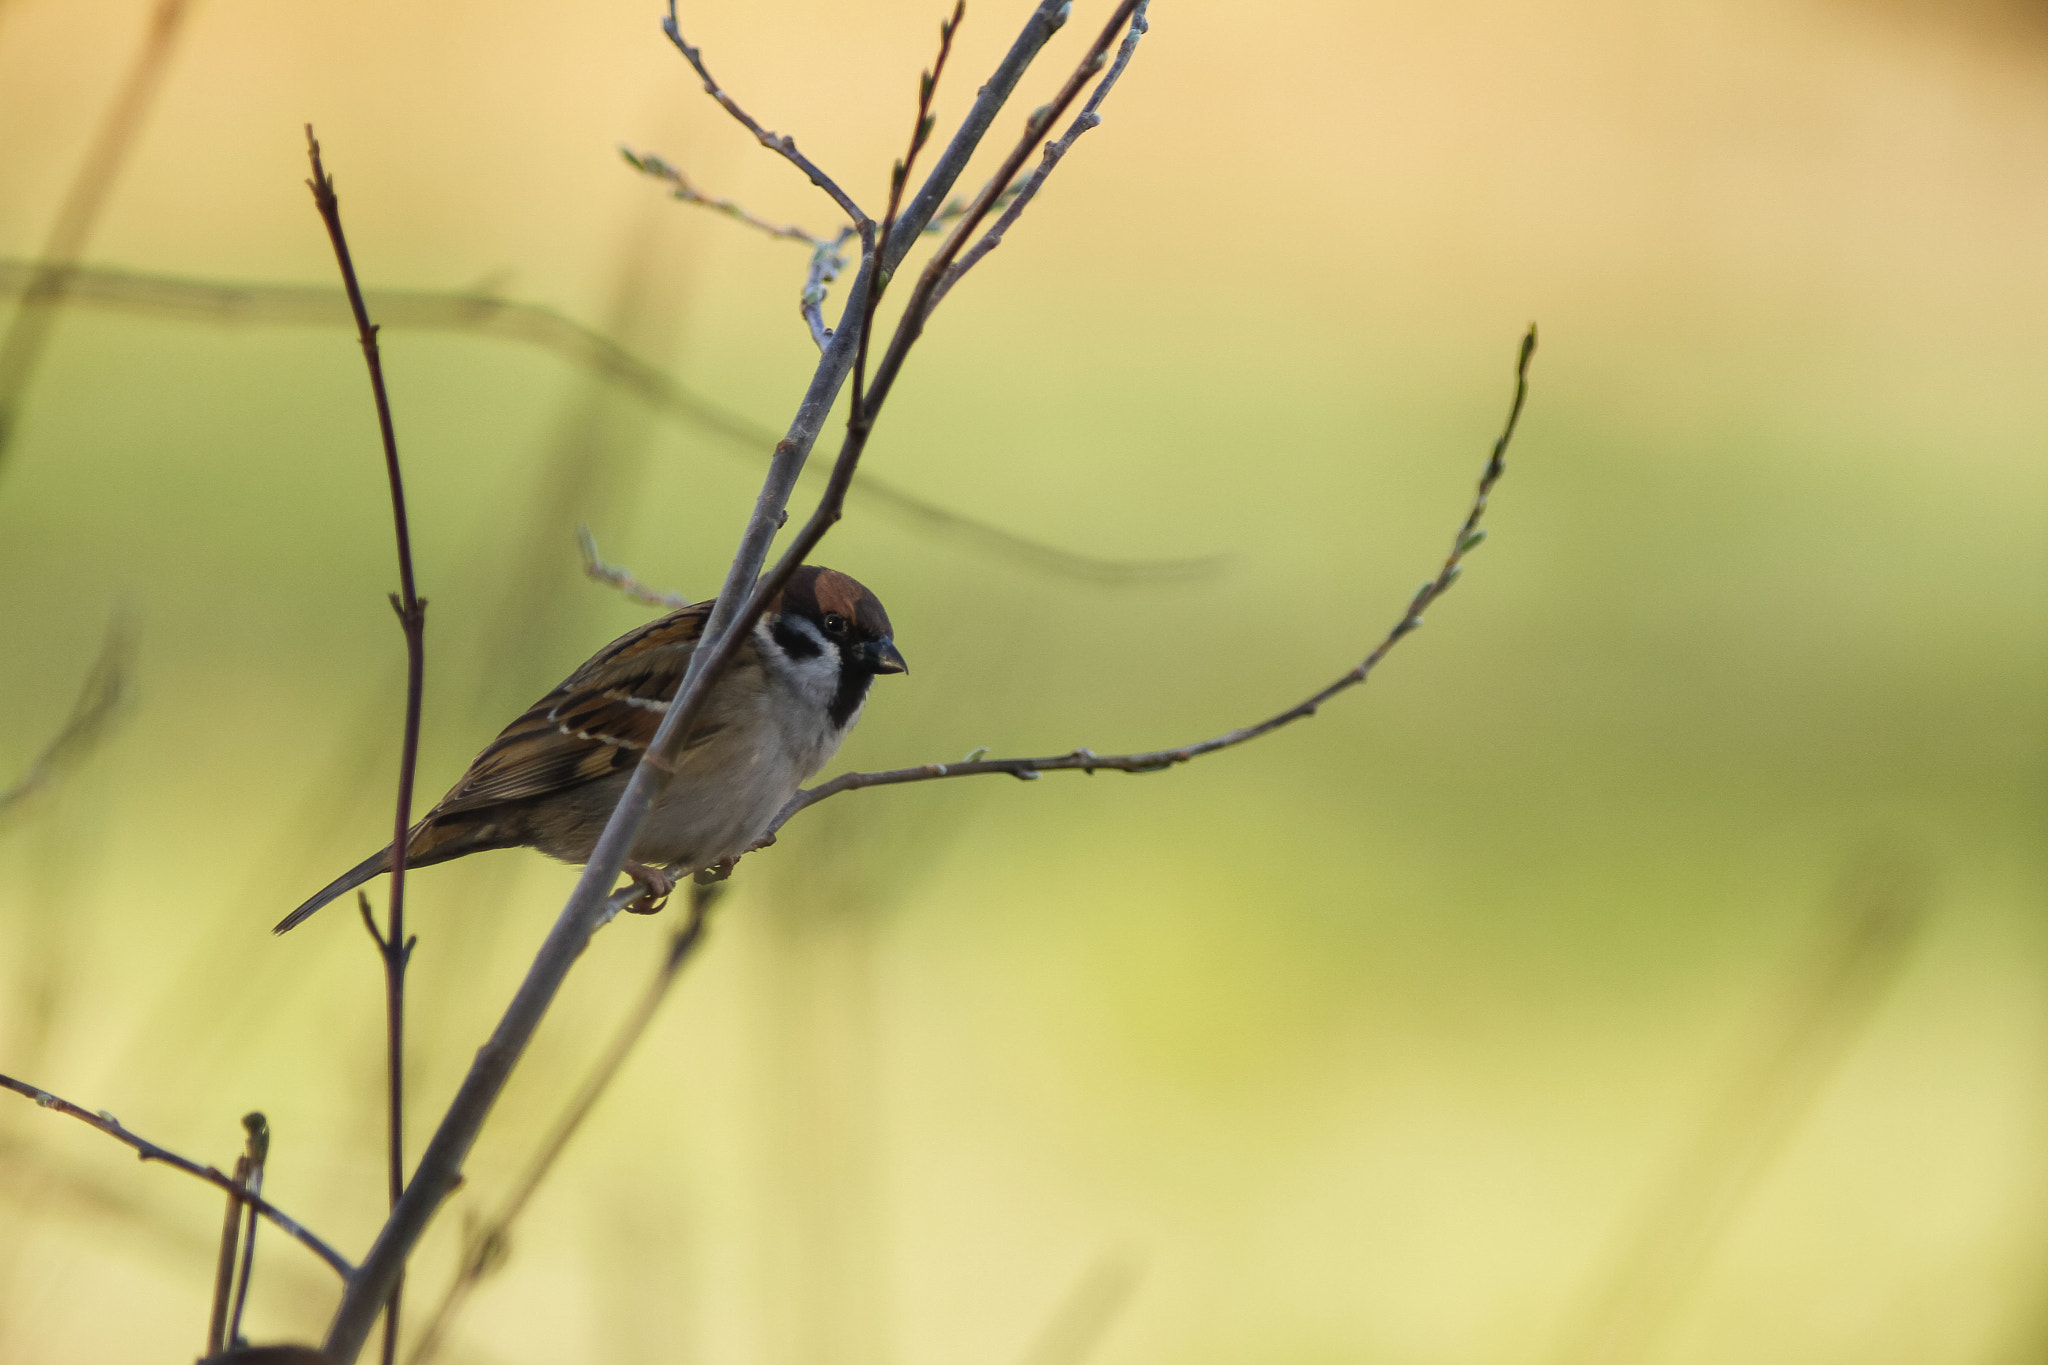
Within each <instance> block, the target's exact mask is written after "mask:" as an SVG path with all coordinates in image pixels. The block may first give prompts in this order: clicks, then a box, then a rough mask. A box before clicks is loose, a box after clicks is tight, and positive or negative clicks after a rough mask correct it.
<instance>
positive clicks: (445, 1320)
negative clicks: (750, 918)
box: [406, 882, 725, 1365]
mask: <svg viewBox="0 0 2048 1365" xmlns="http://www.w3.org/2000/svg"><path fill="white" fill-rule="evenodd" d="M724 890H725V887H724V884H723V883H721V882H710V883H697V884H694V885H692V886H691V887H690V913H689V917H688V918H687V919H686V920H684V921H683V924H682V926H681V927H680V928H678V929H677V930H676V932H675V935H674V936H673V937H672V938H670V940H669V945H668V952H667V953H666V954H665V955H664V956H663V958H662V962H661V966H660V968H659V969H658V970H657V971H656V972H655V974H654V979H653V980H652V981H650V982H649V983H648V984H647V989H646V991H645V992H643V993H642V994H641V997H640V1001H639V1003H638V1004H637V1005H635V1006H634V1007H633V1012H632V1013H631V1014H629V1015H627V1016H626V1020H625V1022H624V1023H623V1024H621V1025H620V1026H619V1031H618V1033H617V1034H616V1035H615V1036H614V1037H613V1038H612V1041H611V1045H610V1046H609V1047H607V1048H606V1049H605V1050H604V1055H603V1056H602V1057H600V1058H599V1059H598V1062H597V1065H596V1066H595V1067H593V1068H592V1069H591V1072H590V1075H589V1076H588V1077H586V1078H585V1079H584V1082H583V1084H582V1085H581V1086H580V1087H578V1089H577V1091H576V1095H575V1097H574V1098H573V1099H571V1100H570V1101H569V1103H568V1105H567V1107H565V1108H564V1109H563V1111H562V1113H561V1115H560V1116H559V1117H558V1118H556V1120H555V1123H554V1127H553V1128H551V1129H550V1130H549V1132H548V1136H547V1139H546V1140H545V1141H544V1142H542V1143H541V1146H540V1150H539V1151H538V1152H536V1153H535V1154H534V1157H533V1159H532V1160H531V1161H530V1162H528V1163H527V1167H526V1170H525V1171H524V1172H523V1173H522V1174H521V1175H520V1177H519V1180H518V1182H517V1183H516V1184H515V1185H514V1186H513V1187H512V1193H511V1194H510V1195H509V1196H507V1198H506V1200H505V1202H504V1204H503V1205H502V1206H500V1207H499V1209H498V1212H497V1213H496V1214H495V1215H494V1216H493V1217H492V1218H491V1220H490V1221H489V1222H488V1223H485V1224H484V1225H483V1226H482V1227H481V1228H479V1229H477V1230H476V1231H475V1232H473V1233H472V1234H471V1235H470V1237H469V1244H468V1247H467V1249H466V1250H465V1251H464V1252H463V1256H462V1264H461V1266H460V1267H459V1268H458V1269H457V1270H456V1272H455V1279H454V1280H453V1281H452V1282H451V1283H450V1284H449V1286H448V1291H447V1293H445V1294H443V1295H442V1296H441V1302H440V1303H439V1304H438V1305H437V1306H436V1307H435V1309H434V1313H433V1316H432V1317H430V1318H429V1319H428V1320H427V1325H426V1327H425V1329H424V1330H422V1331H421V1333H420V1337H419V1341H418V1342H417V1343H416V1344H415V1345H414V1346H413V1349H412V1354H411V1355H410V1356H408V1357H407V1358H406V1359H407V1365H427V1362H429V1361H430V1360H432V1359H433V1358H434V1356H435V1355H436V1354H437V1353H438V1352H439V1351H440V1349H441V1345H442V1343H443V1341H444V1340H445V1339H446V1337H447V1332H448V1329H449V1327H450V1326H451V1325H452V1324H453V1322H454V1321H455V1317H456V1315H457V1314H458V1313H460V1312H461V1311H462V1308H463V1305H464V1304H466V1303H467V1302H468V1300H469V1296H470V1293H471V1291H473V1290H474V1289H475V1288H476V1286H477V1285H478V1284H479V1283H481V1282H482V1281H483V1279H484V1277H485V1276H486V1275H488V1274H489V1273H490V1272H491V1271H493V1270H495V1269H496V1268H497V1267H498V1266H499V1265H500V1264H502V1263H503V1260H504V1257H505V1254H506V1248H507V1246H508V1241H507V1239H508V1238H509V1236H510V1234H511V1231H512V1224H513V1223H514V1222H516V1221H517V1220H518V1218H519V1215H520V1214H521V1213H523V1212H525V1211H526V1206H527V1204H528V1203H529V1202H531V1201H532V1199H533V1196H534V1193H535V1191H537V1190H539V1188H540V1185H541V1182H542V1181H543V1180H545V1179H547V1176H548V1173H549V1172H550V1171H552V1170H553V1169H554V1166H555V1162H556V1161H557V1160H558V1159H559V1158H560V1157H561V1155H562V1153H563V1151H564V1150H566V1149H567V1147H568V1145H569V1140H570V1139H571V1138H573V1137H575V1135H576V1132H577V1130H578V1129H579V1128H581V1127H582V1126H583V1121H584V1120H585V1119H586V1118H588V1117H589V1116H590V1111H591V1110H592V1109H594V1108H596V1107H597V1102H598V1100H599V1099H600V1098H601V1097H602V1096H603V1095H604V1092H605V1091H606V1090H607V1089H608V1088H609V1087H610V1085H611V1083H612V1080H613V1078H614V1077H616V1076H617V1075H618V1073H619V1068H620V1067H622V1066H624V1065H625V1062H626V1058H628V1057H629V1056H631V1055H632V1053H633V1049H634V1048H635V1047H637V1046H639V1043H640V1039H641V1037H642V1036H643V1035H644V1034H645V1033H646V1032H647V1027H648V1025H649V1024H651V1023H653V1022H654V1016H655V1014H656V1012H657V1011H659V1010H660V1008H661V1004H662V1001H663V1000H665V999H666V998H667V997H668V993H669V988H670V987H672V986H674V985H675V982H676V978H677V977H678V976H679V975H681V973H682V969H683V965H684V964H685V963H686V962H688V961H689V959H690V957H691V955H692V953H694V952H695V951H696V948H697V945H698V943H699V942H700V941H701V940H702V939H703V936H704V926H705V919H706V916H707V915H708V914H709V913H710V911H711V907H712V905H713V904H714V903H715V902H716V901H717V900H718V898H719V897H720V896H721V895H722V894H723V893H724Z"/></svg>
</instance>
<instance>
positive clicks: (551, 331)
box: [0, 203, 1222, 585]
mask: <svg viewBox="0 0 2048 1365" xmlns="http://www.w3.org/2000/svg"><path fill="white" fill-rule="evenodd" d="M943 212H945V213H948V214H950V215H952V216H953V217H957V216H958V215H959V214H961V213H963V212H965V210H964V208H963V207H962V206H961V205H959V204H957V203H955V204H949V205H947V207H946V209H945V210H944V211H943ZM940 221H941V220H940V219H939V218H938V217H937V216H936V215H935V216H934V218H933V219H932V221H931V222H930V223H927V224H926V225H925V226H924V228H923V229H921V230H923V231H927V232H929V231H931V230H933V228H934V227H935V226H937V225H938V224H939V223H940ZM39 269H40V267H39V265H38V264H37V263H36V262H34V261H23V260H10V259H6V258H0V294H9V293H19V292H22V291H24V290H26V289H27V288H28V287H29V286H30V284H31V283H32V282H33V281H34V279H35V277H36V274H37V272H38V270H39ZM67 280H68V282H67V284H66V285H65V289H64V302H65V303H67V304H70V305H73V306H85V307H93V308H105V309H111V310H115V311H121V312H127V313H132V314H136V315H139V316H144V317H162V318H175V319H179V320H183V321H192V322H211V323H219V324H234V323H247V324H260V325H283V326H307V325H316V326H327V325H333V324H335V323H341V322H346V321H349V320H350V312H349V309H348V307H347V304H346V300H344V299H340V298H337V297H335V294H334V291H333V290H332V289H331V288H326V287H315V286H311V285H284V284H251V283H246V282H238V281H220V280H201V279H191V278H187V277H184V276H175V275H145V274H138V273H135V272H131V271H125V270H113V269H105V268H100V267H86V266H81V267H78V268H77V269H75V270H73V271H71V272H70V274H69V276H68V277H67ZM364 301H365V303H366V305H367V306H368V307H369V308H370V309H371V311H373V312H374V313H376V315H377V316H378V317H380V318H382V319H383V321H382V323H380V324H379V325H380V327H385V328H388V327H398V328H413V329H417V330H421V331H444V332H466V333H473V334H476V335H481V336H487V337H492V338H495V339H497V340H501V341H512V342H518V343H521V344H523V345H529V346H536V347H538V348H540V349H541V350H545V351H550V352H553V353H554V354H556V355H558V356H560V357H562V358H563V359H564V360H566V361H568V362H569V363H571V364H573V365H578V366H581V367H582V368H584V369H586V370H589V371H591V372H592V373H595V374H597V375H599V376H601V377H603V378H605V379H607V380H610V381H611V382H613V383H616V384H618V385H619V386H620V387H621V388H624V389H625V390H626V391H628V392H629V393H631V394H632V395H633V396H634V397H636V398H638V399H640V400H641V401H642V402H644V403H646V404H648V405H649V406H650V407H652V408H654V409H656V410H657V411H659V412H661V413H663V414H665V415H666V416H668V417H671V418H674V419H676V420H678V421H681V422H685V423H689V424H692V425H695V426H697V427H698V428H700V429H702V430H704V431H706V432H709V433H710V434H712V435H715V436H719V437H722V438H723V439H725V440H727V441H729V442H731V443H732V444H733V445H735V446H741V447H745V448H746V449H747V450H749V451H759V450H763V449H767V448H770V447H772V446H773V445H774V444H775V439H776V438H775V435H774V433H773V432H771V431H769V430H767V429H766V428H765V427H762V426H760V425H758V424H757V423H755V422H753V421H752V420H751V419H749V418H747V417H744V416H741V415H740V414H738V413H735V412H733V411H731V410H730V409H727V408H724V407H721V406H720V405H719V404H717V403H716V402H714V401H712V400H711V399H708V398H705V397H703V396H702V395H700V394H696V393H693V392H691V391H690V390H689V389H687V388H685V387H684V386H683V385H681V384H678V383H677V382H676V381H675V380H673V379H671V378H670V377H669V376H668V375H666V374H664V373H663V372H662V371H661V370H660V369H658V368H656V367H655V366H653V365H651V364H649V363H648V362H647V361H645V360H642V359H640V358H639V357H638V356H636V355H634V354H632V353H631V352H630V351H628V350H626V349H625V348H624V347H622V346H620V345H619V344H618V343H617V342H615V341H613V340H612V339H611V338H609V337H607V336H604V335H603V334H601V333H599V332H596V331H593V330H592V329H590V328H588V327H585V326H584V325H583V324H581V323H579V322H576V321H574V320H573V319H571V318H568V317H565V316H564V315H562V314H561V313H558V312H556V311H555V310H553V309H551V308H545V307H542V306H541V305H539V304H532V303H518V302H515V301H512V300H508V299H501V298H497V297H495V296H493V295H490V294H488V293H481V292H476V291H463V290H431V289H373V290H369V291H367V292H366V293H365V295H364ZM822 301H823V300H822V298H821V299H820V303H822ZM821 325H822V323H821ZM824 336H825V338H826V340H827V341H829V340H830V339H831V336H832V333H831V332H830V331H829V330H825V331H824ZM854 493H855V495H856V496H865V497H867V498H868V499H870V500H871V501H873V502H874V503H875V504H877V506H878V509H879V510H881V511H884V512H887V513H892V514H894V515H895V516H897V517H898V519H899V520H901V521H904V522H906V523H907V524H910V525H912V526H915V527H918V528H920V529H923V530H925V531H927V532H931V533H936V534H938V535H942V536H956V537H962V538H965V539H966V540H968V541H969V542H970V543H973V544H978V545H981V546H984V547H986V548H988V549H991V550H993V551H995V552H996V553H998V554H1001V555H1005V556H1007V557H1008V558H1010V559H1013V560H1015V561H1017V562H1018V563H1020V564H1023V565H1024V566H1026V567H1028V568H1031V569H1035V570H1037V571H1039V572H1042V573H1050V574H1057V575H1059V576H1061V577H1065V578H1074V579H1079V580H1082V581H1084V582H1092V583H1101V584H1105V585H1120V584H1126V583H1137V582H1150V581H1154V580H1160V579H1173V578H1188V577H1195V576H1199V575H1202V574H1207V573H1212V572H1214V571H1215V569H1216V567H1217V566H1218V565H1219V564H1220V563H1221V562H1222V561H1221V559H1220V557H1218V556H1214V555H1210V556H1203V557H1198V558H1189V559H1150V560H1127V559H1103V558H1098V557H1095V556H1091V555H1081V554H1075V553H1073V552H1072V551H1070V550H1062V549H1059V548H1057V547H1056V546H1051V545H1047V544H1045V543H1044V542H1042V541H1037V540H1033V539H1031V538H1030V537H1028V536H1023V535H1019V534H1018V533H1017V532H1015V531H1010V530H1006V529H1005V528H1003V527H1001V526H998V525H995V524H994V523H992V522H985V521H981V520H978V519H976V518H974V517H970V516H967V515H965V514H963V513H960V512H955V511H952V510H950V509H948V508H944V507H941V506H939V505H938V504H937V503H934V502H932V501H930V500H928V499H926V498H922V497H919V496H918V495H917V494H915V493H911V492H909V491H907V490H905V489H902V488H898V487H896V486H895V485H893V484H890V483H888V482H887V481H885V480H883V479H881V478H879V477H877V476H875V475H872V474H862V475H861V476H860V478H859V479H858V480H857V481H856V482H855V484H854Z"/></svg>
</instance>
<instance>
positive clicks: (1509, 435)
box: [764, 327, 1536, 842]
mask: <svg viewBox="0 0 2048 1365" xmlns="http://www.w3.org/2000/svg"><path fill="white" fill-rule="evenodd" d="M1535 353H1536V329H1535V328H1534V327H1531V328H1530V329H1529V331H1528V333H1527V335H1525V336H1524V337H1523V338H1522V349H1521V352H1520V354H1519V356H1518V358H1517V360H1516V363H1515V397H1514V402H1513V403H1512V404H1511V405H1510V406H1509V408H1508V419H1507V423H1506V425H1505V426H1503V427H1502V429H1501V434H1500V437H1499V439H1498V440H1496V441H1495V442H1494V446H1493V454H1492V456H1491V457H1490V458H1489V459H1488V460H1487V462H1486V469H1485V471H1484V472H1483V473H1482V474H1481V475H1480V478H1479V491H1478V493H1477V494H1476V495H1475V496H1474V497H1473V499H1472V505H1471V508H1470V510H1469V511H1467V513H1466V514H1465V520H1464V522H1463V524H1461V525H1460V526H1459V527H1458V534H1457V537H1456V539H1454V540H1453V541H1452V542H1451V552H1450V554H1449V556H1448V557H1446V558H1445V560H1444V563H1443V567H1442V568H1441V569H1439V570H1438V571H1437V575H1436V577H1435V578H1432V579H1431V580H1430V581H1429V582H1427V583H1425V584H1423V585H1422V587H1421V588H1420V589H1419V590H1417V592H1416V594H1415V596H1414V597H1413V598H1411V599H1410V600H1409V603H1408V610H1407V611H1406V612H1404V613H1403V614H1402V616H1401V619H1400V620H1399V621H1397V622H1396V623H1395V624H1394V627H1393V629H1392V630H1390V631H1388V632H1387V634H1386V636H1385V638H1383V639H1382V640H1381V641H1380V642H1379V644H1378V645H1376V646H1375V647H1374V648H1373V651H1372V652H1371V653H1370V654H1367V655H1366V656H1365V658H1364V659H1362V660H1360V661H1359V663H1358V664H1357V666H1356V667H1354V668H1352V669H1351V670H1350V671H1349V672H1347V673H1345V674H1344V675H1343V676H1341V677H1339V678H1338V679H1337V680H1336V681H1335V682H1333V683H1331V684H1330V685H1329V686H1327V687H1324V688H1322V689H1321V690H1319V691H1317V692H1316V693H1314V694H1313V695H1311V696H1309V697H1308V698H1306V699H1305V700H1303V701H1300V702H1297V703H1296V704H1295V705H1293V706H1290V707H1288V708H1287V709H1286V710H1285V711H1282V712H1280V713H1279V714H1278V715H1274V716H1269V717H1267V718H1266V719H1265V720H1262V721H1259V722H1258V723H1257V724H1255V725H1247V726H1245V727H1243V728H1241V729H1237V730H1232V731H1230V732H1228V733H1227V734H1222V735H1218V736H1216V737H1215V738H1213V739H1205V740H1199V741H1197V742H1195V743H1193V744H1184V745H1181V746H1180V747H1179V748H1175V749H1155V750H1152V751H1150V752H1147V753H1129V754H1098V753H1094V752H1093V751H1091V750H1088V749H1075V750H1074V751H1072V752H1071V753H1065V754H1057V755H1053V756H1051V757H1048V758H987V759H984V758H978V757H975V756H972V755H970V756H969V757H968V758H967V759H965V760H963V761H961V762H959V763H926V764H924V765H922V766H920V767H916V768H892V769H889V770H887V771H884V772H871V773H842V774H840V775H839V776H838V777H835V778H833V779H832V780H831V781H829V782H821V783H819V784H818V785H817V786H815V787H811V788H808V789H807V790H804V791H800V792H798V793H797V794H796V795H795V796H794V797H792V798H791V799H790V802H789V804H788V805H786V806H784V807H783V808H782V811H781V813H780V814H778V815H777V816H776V817H775V823H774V824H772V825H770V826H769V827H768V833H767V835H766V836H764V842H765V840H766V839H771V838H773V837H774V835H775V832H776V831H777V830H779V829H781V828H782V827H783V826H784V825H785V824H787V823H789V821H790V820H791V819H792V818H793V817H795V816H796V815H797V814H798V813H799V812H801V811H803V810H805V809H807V808H809V807H811V806H815V805H816V804H818V802H820V801H823V800H825V799H826V798H827V797H832V796H837V795H839V794H840V793H841V792H849V791H858V790H860V789H861V788H863V787H889V786H898V785H901V784H902V783H906V782H930V781H934V780H936V779H938V778H942V777H981V776H986V775H988V774H990V773H1007V774H1008V775H1009V776H1011V777H1015V778H1020V779H1022V780H1024V781H1027V782H1028V781H1032V780H1035V779H1036V778H1037V777H1038V775H1039V774H1040V773H1047V772H1073V771H1079V772H1084V773H1091V774H1092V773H1095V772H1099V771H1112V772H1126V773H1156V772H1163V771H1165V770H1166V769H1168V768H1172V767H1176V766H1178V765H1179V764H1182V763H1186V762H1189V761H1190V760H1192V759H1197V758H1201V757H1202V756H1204V755H1205V754H1213V753H1217V752H1219V751H1221V750H1224V749H1231V748H1235V747H1236V746H1238V745H1240V744H1245V743H1249V742H1250V741H1252V740H1255V739H1258V738H1259V737H1261V736H1262V735H1269V734H1271V733H1272V732H1273V731H1275V730H1278V729H1280V728H1281V727H1282V726H1285V725H1291V724H1293V723H1294V722H1295V721H1298V720H1303V719H1306V718H1307V717H1309V716H1312V715H1314V714H1315V713H1316V712H1317V710H1318V709H1320V708H1321V706H1322V705H1323V703H1324V702H1326V701H1329V700H1330V699H1331V698H1332V697H1334V696H1336V695H1337V694H1338V693H1340V692H1344V691H1346V690H1348V689H1350V688H1353V687H1356V686H1357V685H1358V684H1360V683H1362V682H1364V681H1365V680H1366V678H1367V677H1368V676H1369V675H1370V674H1371V673H1372V671H1373V669H1374V668H1376V667H1378V666H1379V662H1380V660H1382V659H1384V658H1386V656H1387V654H1388V653H1389V652H1390V651H1391V650H1392V649H1393V648H1394V646H1395V645H1397V644H1399V643H1400V642H1401V641H1402V640H1403V639H1405V638H1406V637H1407V636H1408V635H1409V634H1410V633H1411V632H1412V631H1414V630H1415V628H1416V627H1418V626H1420V625H1421V624H1422V618H1423V613H1425V612H1426V611H1428V610H1429V608H1430V607H1431V606H1433V605H1435V603H1436V601H1437V599H1438V598H1440V597H1442V596H1443V595H1444V594H1445V593H1447V592H1449V591H1450V590H1451V585H1452V584H1454V583H1456V582H1457V581H1458V576H1459V574H1460V572H1461V571H1462V565H1463V562H1464V559H1465V556H1466V555H1467V554H1469V553H1471V551H1472V550H1474V549H1475V548H1477V547H1478V545H1479V543H1480V542H1481V541H1482V540H1484V539H1485V538H1486V533H1485V532H1484V531H1482V530H1480V529H1479V522H1480V519H1481V518H1482V517H1484V516H1485V515H1486V506H1487V500H1488V498H1489V496H1490V495H1491V494H1492V492H1493V487H1494V485H1495V484H1497V483H1498V482H1500V477H1501V474H1502V473H1503V472H1504V471H1505V469H1506V464H1505V460H1506V457H1507V449H1508V443H1509V442H1510V441H1512V440H1513V439H1514V435H1515V425H1516V423H1517V422H1519V421H1520V420H1521V416H1522V403H1523V400H1524V399H1525V398H1526V397H1527V396H1528V391H1529V360H1530V357H1531V356H1533V355H1534V354H1535Z"/></svg>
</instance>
